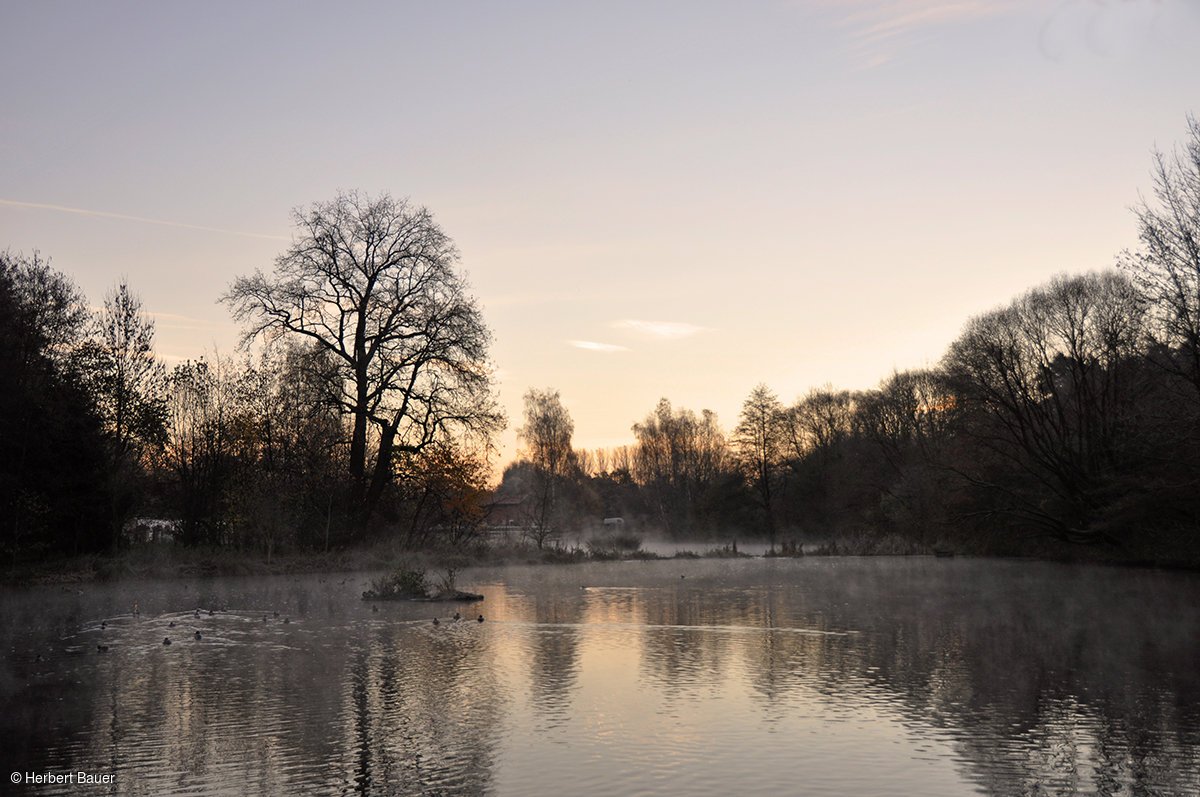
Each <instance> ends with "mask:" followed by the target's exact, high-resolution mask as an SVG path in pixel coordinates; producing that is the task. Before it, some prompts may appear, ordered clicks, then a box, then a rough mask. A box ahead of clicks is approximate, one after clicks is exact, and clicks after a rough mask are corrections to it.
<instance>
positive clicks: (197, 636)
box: [195, 630, 204, 642]
mask: <svg viewBox="0 0 1200 797" xmlns="http://www.w3.org/2000/svg"><path fill="white" fill-rule="evenodd" d="M195 636H196V641H197V642H199V641H200V640H201V639H204V637H202V636H200V632H199V631H198V630H197V631H196V635H195Z"/></svg>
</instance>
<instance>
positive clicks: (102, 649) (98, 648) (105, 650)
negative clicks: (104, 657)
mask: <svg viewBox="0 0 1200 797" xmlns="http://www.w3.org/2000/svg"><path fill="white" fill-rule="evenodd" d="M96 652H97V653H108V645H97V646H96Z"/></svg>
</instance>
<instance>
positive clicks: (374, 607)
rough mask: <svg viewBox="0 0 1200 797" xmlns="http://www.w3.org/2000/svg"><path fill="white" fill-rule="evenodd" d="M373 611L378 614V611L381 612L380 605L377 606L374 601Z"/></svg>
mask: <svg viewBox="0 0 1200 797" xmlns="http://www.w3.org/2000/svg"><path fill="white" fill-rule="evenodd" d="M371 611H373V612H375V613H376V614H378V613H379V607H378V606H376V605H375V604H373V603H372V604H371Z"/></svg>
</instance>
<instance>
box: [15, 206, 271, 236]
mask: <svg viewBox="0 0 1200 797" xmlns="http://www.w3.org/2000/svg"><path fill="white" fill-rule="evenodd" d="M0 205H8V206H9V207H14V208H33V209H35V210H55V211H58V212H59V213H76V214H78V215H80V216H96V217H99V218H105V219H120V220H121V221H137V222H141V223H142V224H158V225H160V226H163V227H182V228H183V229H185V230H203V231H204V232H220V233H225V234H226V235H241V236H244V237H246V238H266V239H269V240H272V241H288V240H291V239H289V238H286V237H284V236H282V235H266V234H264V233H260V232H242V231H241V230H226V229H222V228H221V227H205V226H203V225H201V224H186V223H184V222H182V221H164V220H162V219H147V218H144V217H142V216H127V215H125V214H124V213H108V212H106V211H103V210H87V209H86V208H69V207H66V206H64V205H47V204H44V203H42V202H22V201H20V200H17V199H0Z"/></svg>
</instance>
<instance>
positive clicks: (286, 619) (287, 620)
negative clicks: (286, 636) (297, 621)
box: [283, 617, 292, 625]
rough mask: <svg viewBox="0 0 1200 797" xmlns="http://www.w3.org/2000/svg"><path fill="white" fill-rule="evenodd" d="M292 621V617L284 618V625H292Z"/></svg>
mask: <svg viewBox="0 0 1200 797" xmlns="http://www.w3.org/2000/svg"><path fill="white" fill-rule="evenodd" d="M291 621H292V618H290V617H285V618H283V624H284V625H287V624H288V623H290V622H291Z"/></svg>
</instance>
